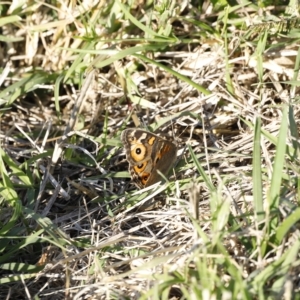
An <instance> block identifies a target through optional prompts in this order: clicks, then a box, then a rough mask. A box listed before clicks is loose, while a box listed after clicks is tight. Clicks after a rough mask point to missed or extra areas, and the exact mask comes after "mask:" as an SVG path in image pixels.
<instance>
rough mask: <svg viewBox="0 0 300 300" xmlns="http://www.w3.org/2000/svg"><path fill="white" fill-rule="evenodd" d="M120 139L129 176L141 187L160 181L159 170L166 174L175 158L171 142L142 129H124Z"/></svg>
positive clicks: (175, 149)
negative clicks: (127, 163) (127, 164)
mask: <svg viewBox="0 0 300 300" xmlns="http://www.w3.org/2000/svg"><path fill="white" fill-rule="evenodd" d="M121 140H122V142H123V144H124V148H125V152H126V158H127V160H128V162H129V172H130V174H131V177H132V179H133V181H134V182H135V183H136V184H137V185H138V186H139V187H141V188H143V187H147V186H150V185H152V184H154V183H156V182H158V181H160V180H161V179H162V177H161V175H160V174H159V172H160V173H162V174H164V175H167V174H168V172H169V170H170V169H171V168H172V166H173V164H174V162H175V160H176V158H177V156H176V155H177V148H176V146H175V145H174V144H173V143H172V142H170V141H168V140H165V139H163V138H162V137H160V136H158V135H156V134H153V133H151V132H148V131H145V130H142V129H125V130H124V131H123V132H122V135H121ZM158 171H159V172H158Z"/></svg>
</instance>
